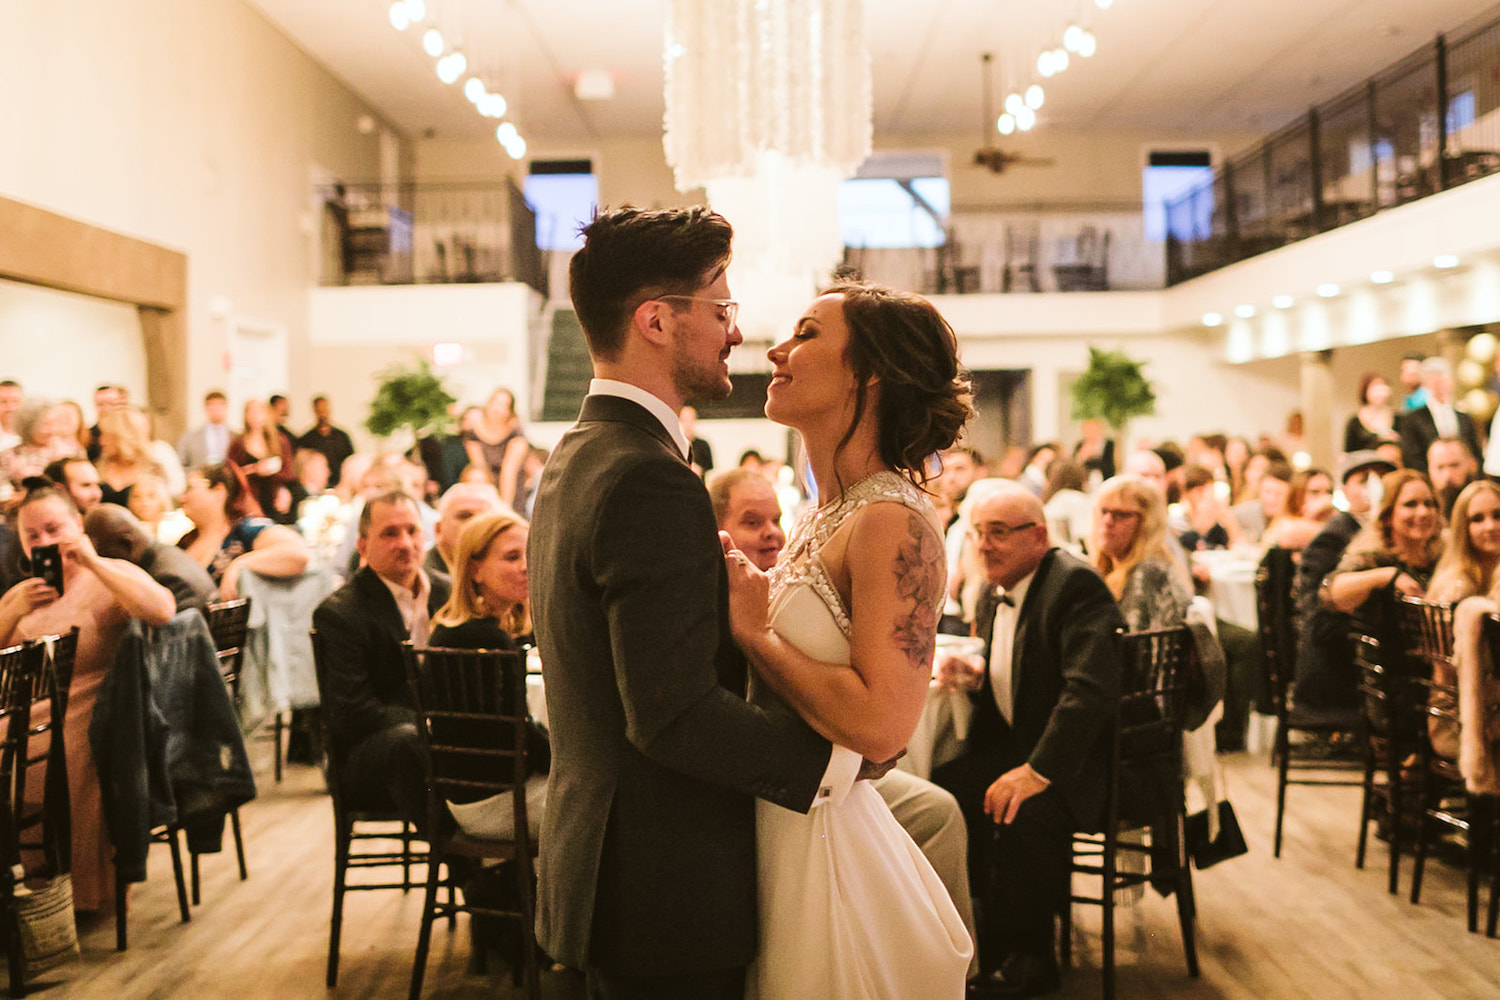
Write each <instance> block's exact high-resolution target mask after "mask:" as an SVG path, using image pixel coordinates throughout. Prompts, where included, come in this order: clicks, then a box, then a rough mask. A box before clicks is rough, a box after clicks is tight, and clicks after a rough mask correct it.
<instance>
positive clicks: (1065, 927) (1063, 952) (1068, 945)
mask: <svg viewBox="0 0 1500 1000" xmlns="http://www.w3.org/2000/svg"><path fill="white" fill-rule="evenodd" d="M1069 850H1070V851H1071V850H1072V846H1071V845H1070V846H1069ZM1057 934H1058V938H1057V960H1058V964H1059V965H1060V966H1061V967H1062V968H1064V969H1067V968H1071V967H1072V965H1073V875H1072V873H1071V872H1069V873H1068V892H1067V895H1065V896H1064V897H1063V899H1062V909H1061V910H1060V911H1059V912H1058V914H1057Z"/></svg>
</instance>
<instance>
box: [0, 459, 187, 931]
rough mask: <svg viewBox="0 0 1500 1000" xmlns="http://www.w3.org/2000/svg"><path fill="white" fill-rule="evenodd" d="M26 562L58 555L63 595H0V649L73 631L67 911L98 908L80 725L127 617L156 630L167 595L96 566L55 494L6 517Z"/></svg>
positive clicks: (101, 871) (47, 491)
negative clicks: (51, 550) (48, 550)
mask: <svg viewBox="0 0 1500 1000" xmlns="http://www.w3.org/2000/svg"><path fill="white" fill-rule="evenodd" d="M16 528H17V531H18V533H19V534H20V540H21V546H22V548H23V550H24V551H25V554H26V556H27V558H28V559H29V558H31V555H32V553H33V552H34V551H35V550H36V549H37V548H38V547H39V546H43V545H55V546H57V547H58V548H59V549H60V550H61V552H62V571H63V592H62V593H61V594H59V593H58V592H57V591H55V590H53V589H52V588H51V587H50V586H48V585H47V584H46V583H45V582H43V581H42V580H41V579H39V578H36V577H31V578H28V579H25V580H22V581H21V582H20V583H17V584H16V585H15V586H14V587H12V588H11V589H10V590H8V591H6V593H5V596H4V597H0V645H4V646H9V645H12V644H13V643H17V642H22V641H24V640H27V639H37V638H40V637H42V636H46V635H56V634H58V633H62V632H67V631H68V630H69V629H72V628H77V629H78V630H79V632H78V652H77V659H76V660H75V661H74V663H73V681H72V685H71V687H70V688H69V689H68V710H67V716H66V718H65V720H64V723H63V747H64V753H65V754H66V757H67V764H68V795H69V799H70V801H71V815H72V842H73V867H72V871H73V905H74V906H75V907H77V908H78V909H80V910H98V909H107V908H108V907H109V905H110V901H111V900H112V899H113V898H114V882H115V880H114V868H113V865H112V863H111V861H110V858H111V857H112V855H113V853H114V850H113V848H112V847H111V846H110V842H109V837H108V835H107V834H106V832H105V827H104V804H103V798H102V795H101V791H100V786H99V774H98V771H97V769H96V768H95V765H94V756H93V750H92V748H91V747H90V744H89V723H90V722H91V721H92V719H93V715H94V705H95V703H96V700H97V698H98V694H99V686H100V684H101V683H102V682H103V680H104V676H105V673H106V672H107V671H108V670H109V668H110V665H111V664H112V663H113V662H114V657H115V649H116V647H117V646H118V645H119V644H120V639H121V637H122V636H123V635H124V633H125V628H126V626H127V625H128V624H129V622H130V619H131V618H139V619H141V620H142V621H143V622H146V623H147V624H150V625H165V624H166V623H167V622H169V621H171V620H172V615H173V614H175V613H176V610H177V607H176V601H175V599H174V598H173V596H172V593H171V591H169V590H167V588H166V587H163V586H162V585H161V584H159V583H157V582H156V581H155V580H153V579H151V577H150V576H148V575H147V574H146V573H145V572H144V571H143V570H141V568H140V567H138V566H132V565H131V564H130V563H128V562H124V561H122V560H119V559H106V558H103V557H101V556H100V555H99V553H98V552H96V551H95V549H94V546H93V544H92V543H91V542H90V541H89V538H88V536H87V535H85V534H84V532H83V523H82V520H81V518H80V517H79V515H78V510H77V508H75V507H74V506H73V502H72V501H71V500H70V499H69V498H68V497H67V495H66V494H64V493H63V492H62V491H61V490H59V489H56V488H54V487H50V486H43V487H40V488H37V489H33V490H30V491H29V492H28V493H27V494H26V497H25V499H23V500H22V501H21V505H20V508H19V510H18V512H17V514H16Z"/></svg>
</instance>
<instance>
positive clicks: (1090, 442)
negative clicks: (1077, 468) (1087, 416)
mask: <svg viewBox="0 0 1500 1000" xmlns="http://www.w3.org/2000/svg"><path fill="white" fill-rule="evenodd" d="M1078 429H1079V431H1080V432H1081V433H1082V435H1083V439H1082V440H1080V441H1079V442H1078V447H1077V448H1074V449H1073V461H1075V462H1077V463H1078V464H1079V465H1082V466H1083V467H1084V468H1085V469H1087V470H1088V472H1089V473H1090V475H1092V474H1093V473H1098V475H1099V479H1100V480H1101V481H1102V480H1105V479H1110V478H1113V476H1114V474H1115V442H1114V441H1113V440H1112V439H1111V438H1109V437H1108V436H1107V435H1106V434H1105V433H1104V425H1103V424H1102V423H1100V422H1099V421H1097V420H1085V421H1084V422H1083V423H1082V424H1080V425H1079V428H1078Z"/></svg>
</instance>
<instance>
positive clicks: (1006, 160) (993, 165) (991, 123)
mask: <svg viewBox="0 0 1500 1000" xmlns="http://www.w3.org/2000/svg"><path fill="white" fill-rule="evenodd" d="M993 62H994V56H993V55H991V54H990V53H988V52H986V53H984V54H983V55H981V56H980V57H979V68H980V73H981V75H982V77H983V80H984V126H983V131H982V133H981V134H982V135H983V137H984V139H983V141H984V145H983V146H981V147H980V148H979V149H976V150H974V166H976V167H984V168H985V169H986V170H988V171H989V172H990V173H992V174H1003V173H1005V171H1006V170H1007V169H1009V168H1010V167H1013V166H1018V165H1019V166H1029V167H1050V166H1052V164H1053V160H1052V159H1051V158H1050V157H1043V156H1026V155H1025V154H1023V153H1007V152H1006V151H1005V150H1003V149H1001V148H1000V147H998V146H996V145H994V144H993V142H991V139H992V138H993V136H994V134H995V86H994V81H993V79H992V74H993V69H992V64H993Z"/></svg>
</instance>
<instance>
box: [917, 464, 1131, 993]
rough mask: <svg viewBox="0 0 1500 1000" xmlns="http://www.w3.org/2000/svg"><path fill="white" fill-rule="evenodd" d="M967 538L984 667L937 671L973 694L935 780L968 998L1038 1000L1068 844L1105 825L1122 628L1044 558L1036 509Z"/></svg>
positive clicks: (995, 520)
mask: <svg viewBox="0 0 1500 1000" xmlns="http://www.w3.org/2000/svg"><path fill="white" fill-rule="evenodd" d="M972 532H973V539H974V541H975V543H976V544H977V545H978V549H979V554H980V556H981V558H982V559H983V562H984V566H985V573H986V576H987V577H988V579H989V582H990V583H991V584H993V585H994V588H995V589H992V590H991V591H989V592H988V593H987V594H986V599H985V600H984V601H983V602H982V603H981V604H980V606H979V608H978V610H977V612H976V615H975V634H976V635H978V636H980V637H982V638H983V639H984V640H985V647H986V648H985V653H984V663H985V666H982V667H981V666H978V665H976V664H972V663H970V664H963V663H961V662H960V661H957V660H950V661H946V662H944V663H943V664H941V666H940V673H941V675H942V680H943V681H944V683H946V684H948V685H950V686H953V687H960V688H966V689H968V690H970V691H972V697H973V700H974V718H973V721H972V723H971V724H970V727H969V739H968V744H967V746H966V748H965V751H964V754H963V756H961V757H959V758H958V759H957V760H955V761H953V762H951V763H949V764H946V765H944V766H943V767H940V768H938V769H937V770H936V771H935V772H934V773H933V776H932V777H933V780H934V781H935V782H937V783H938V784H939V785H942V786H943V787H945V788H947V789H948V790H949V791H951V792H953V794H954V796H955V797H956V798H957V799H958V804H959V807H960V808H962V809H963V811H964V818H965V820H966V821H967V822H968V825H969V877H970V880H971V883H972V885H973V886H974V887H975V890H976V891H977V892H978V893H979V899H980V901H981V903H982V904H983V909H982V912H981V914H980V921H979V958H980V967H981V969H982V970H983V972H984V974H985V975H984V978H983V979H982V981H981V984H980V985H979V986H978V987H976V992H977V993H979V994H980V995H985V996H996V997H1028V996H1037V995H1039V994H1042V993H1049V992H1052V991H1053V990H1055V989H1057V988H1058V971H1057V957H1056V952H1055V946H1054V937H1055V928H1054V917H1055V915H1056V914H1057V912H1058V910H1059V908H1060V906H1061V905H1062V901H1063V900H1064V899H1066V898H1067V886H1068V879H1069V869H1070V866H1071V863H1072V856H1071V841H1072V834H1073V831H1075V830H1094V829H1098V827H1099V825H1100V823H1101V822H1102V820H1103V816H1104V804H1105V793H1106V790H1107V785H1108V779H1109V741H1110V731H1111V730H1110V725H1111V720H1112V718H1113V714H1114V712H1115V711H1116V709H1117V704H1118V700H1119V686H1120V670H1121V667H1120V656H1119V648H1118V643H1117V640H1116V638H1115V631H1116V630H1117V629H1119V628H1121V627H1123V626H1124V620H1123V619H1122V618H1121V617H1120V611H1119V608H1118V606H1117V605H1116V604H1115V600H1114V598H1113V596H1112V595H1111V594H1110V592H1109V588H1107V587H1106V586H1105V585H1104V581H1103V580H1102V579H1100V577H1099V575H1098V574H1097V573H1095V572H1094V570H1093V569H1092V568H1091V567H1090V566H1088V565H1087V564H1086V563H1083V562H1081V561H1080V560H1078V559H1076V558H1074V557H1073V556H1071V555H1068V554H1067V553H1065V552H1063V551H1061V550H1059V549H1055V548H1052V547H1051V546H1050V541H1049V539H1048V537H1047V521H1046V517H1045V515H1044V514H1043V512H1042V505H1041V501H1040V500H1038V499H1037V498H1036V497H1035V496H1033V495H1032V494H1031V493H1030V492H1029V491H1028V490H1026V489H1025V488H1024V487H1020V486H1015V487H1010V488H1007V489H1005V490H1003V491H1001V492H999V493H997V494H995V495H993V496H992V497H990V498H989V499H987V500H985V501H984V502H983V503H981V504H979V505H978V506H977V507H976V508H975V510H974V514H973V528H972ZM997 692H998V694H997Z"/></svg>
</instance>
